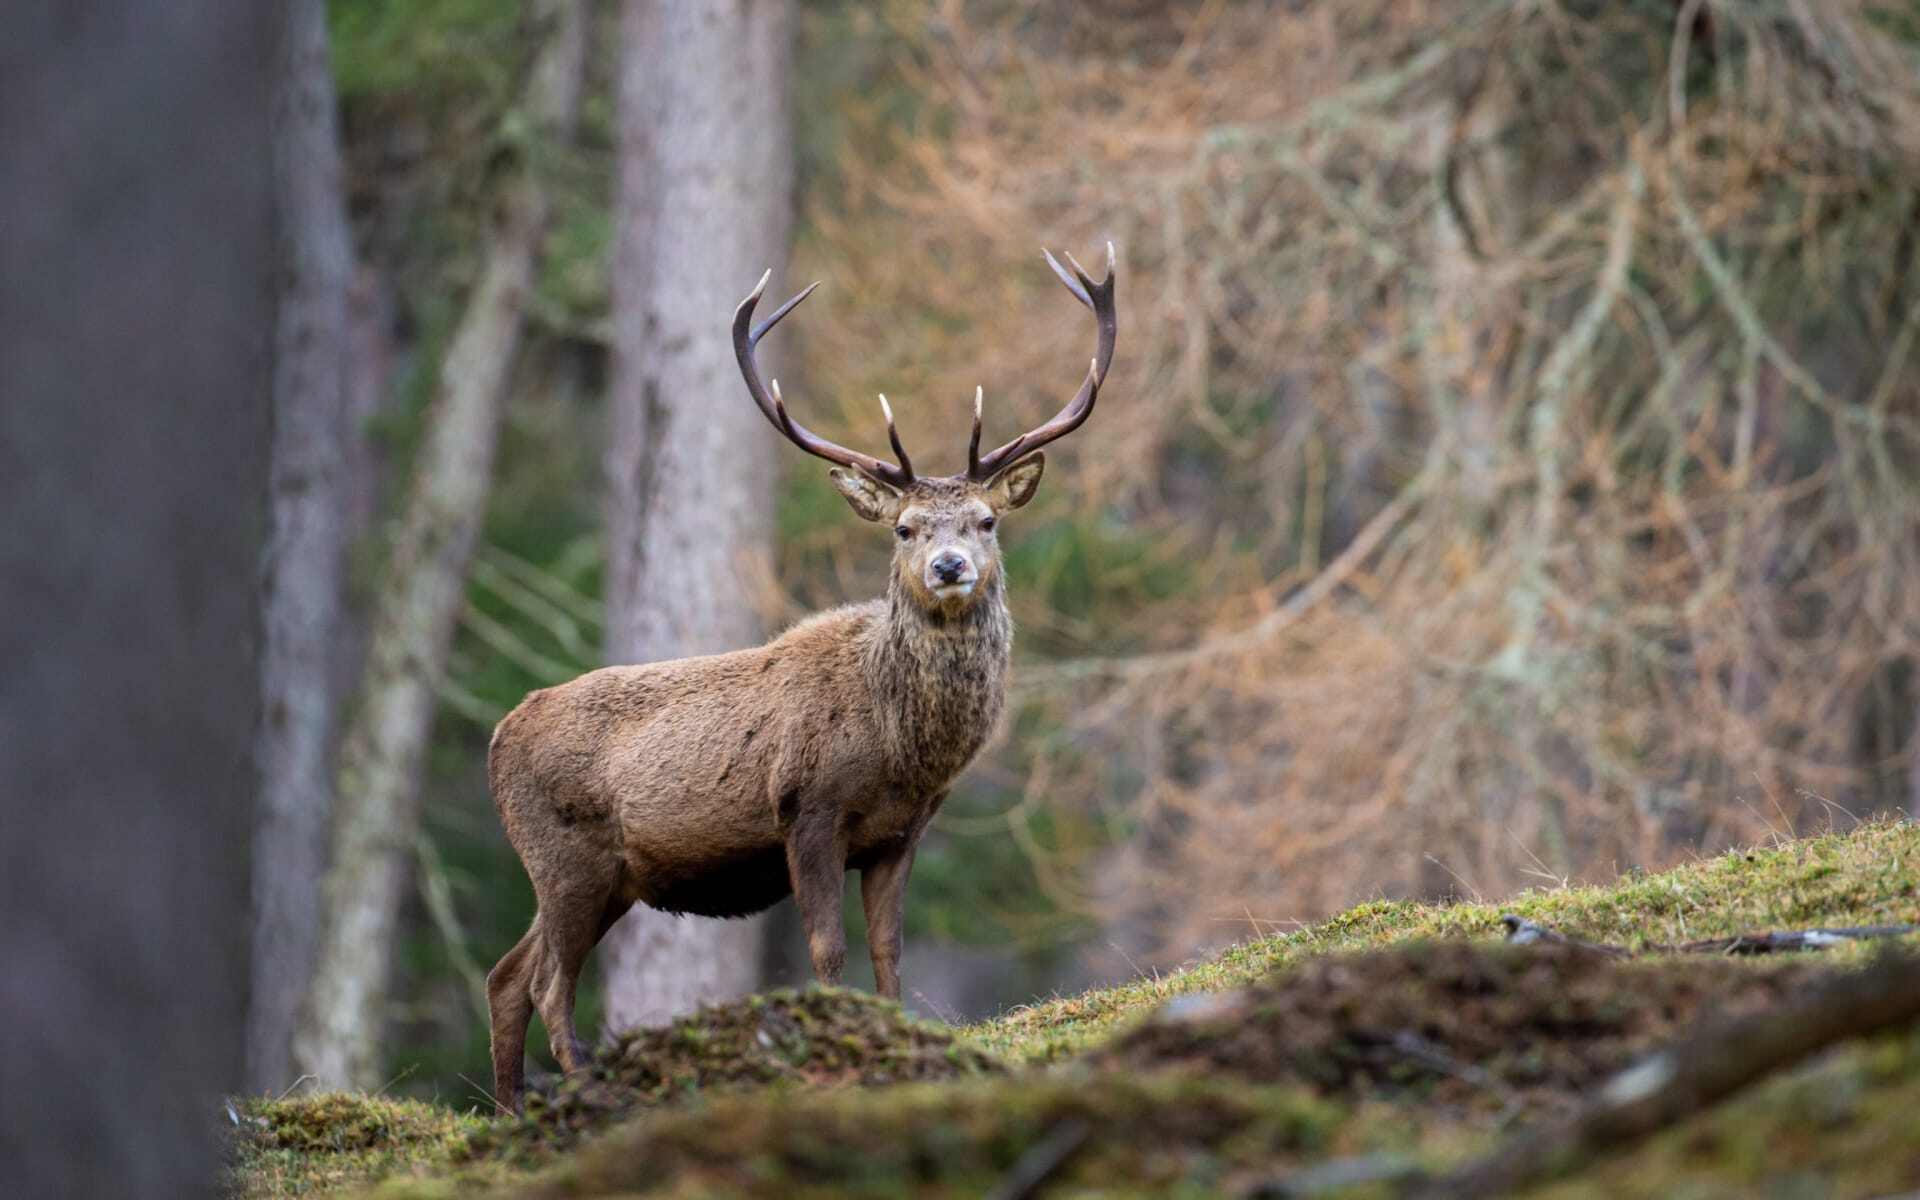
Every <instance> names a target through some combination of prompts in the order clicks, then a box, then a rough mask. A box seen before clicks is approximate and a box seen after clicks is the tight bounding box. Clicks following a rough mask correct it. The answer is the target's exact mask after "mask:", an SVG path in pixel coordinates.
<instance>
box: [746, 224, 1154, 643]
mask: <svg viewBox="0 0 1920 1200" xmlns="http://www.w3.org/2000/svg"><path fill="white" fill-rule="evenodd" d="M1043 253H1046V252H1044V251H1043ZM1066 258H1067V262H1068V264H1070V265H1071V267H1072V270H1071V272H1069V271H1068V269H1067V268H1066V267H1062V266H1061V265H1060V263H1059V261H1058V260H1056V259H1055V258H1054V257H1053V255H1052V254H1051V253H1046V259H1047V265H1048V266H1050V267H1052V268H1053V272H1054V274H1055V275H1057V276H1058V277H1059V278H1060V281H1061V282H1062V283H1064V284H1066V286H1067V290H1068V291H1070V292H1072V293H1073V295H1074V297H1075V298H1076V299H1077V300H1079V301H1080V303H1082V304H1084V305H1086V306H1087V308H1088V309H1089V310H1091V311H1092V313H1093V317H1094V325H1095V329H1096V342H1095V349H1094V356H1093V360H1092V363H1091V365H1090V366H1089V367H1088V368H1087V377H1086V379H1085V380H1083V381H1082V382H1081V384H1080V390H1079V391H1078V392H1076V393H1075V394H1074V396H1073V399H1071V400H1069V401H1068V402H1067V404H1066V407H1064V408H1062V409H1061V410H1060V411H1059V412H1058V413H1056V414H1054V416H1053V419H1052V420H1049V421H1048V422H1046V423H1045V424H1044V425H1041V426H1040V427H1039V428H1037V429H1032V430H1029V431H1027V432H1026V433H1023V434H1021V435H1020V436H1018V437H1016V438H1014V439H1013V440H1012V441H1010V442H1007V443H1005V444H1004V445H1001V446H999V447H998V448H996V449H994V450H991V451H989V452H988V453H986V454H984V455H983V454H981V453H980V425H981V416H982V412H981V410H982V407H983V404H984V392H983V390H982V389H980V388H977V387H976V388H975V389H974V391H973V436H972V438H971V439H970V440H969V442H968V444H967V469H966V471H965V472H964V473H962V474H958V475H946V476H935V477H924V478H923V477H921V476H918V475H916V474H915V473H914V470H913V462H912V460H911V459H909V458H908V457H907V450H906V447H905V446H903V445H901V443H900V432H899V430H898V429H896V428H895V427H894V423H893V406H892V405H890V404H888V403H887V398H886V396H884V395H882V396H881V397H880V411H881V413H882V415H884V416H885V417H886V421H887V440H888V441H889V442H891V443H892V445H893V456H894V459H895V461H894V462H891V463H889V462H883V461H882V460H880V459H877V458H874V457H872V456H870V455H866V454H862V453H860V452H859V451H857V450H849V449H847V448H846V447H844V446H840V445H836V444H835V443H833V442H830V441H828V440H826V439H825V438H823V437H820V436H819V435H818V434H816V433H814V432H813V431H812V430H810V429H808V428H807V427H806V426H804V425H802V424H800V423H799V422H798V421H796V420H794V419H793V416H792V414H790V413H789V412H788V411H787V406H786V401H785V399H784V398H783V397H782V396H781V394H780V381H779V380H777V379H776V380H774V381H773V383H772V387H771V388H769V387H767V386H765V385H763V384H762V383H761V381H760V370H759V367H758V366H757V365H756V364H755V362H754V357H753V352H754V348H755V347H756V346H758V345H759V343H760V339H761V338H762V337H764V336H765V335H766V333H767V331H768V330H770V329H772V328H773V327H774V326H775V325H777V324H779V323H780V320H781V318H783V317H785V316H786V315H787V314H788V313H790V312H792V311H793V310H794V308H795V307H797V306H798V305H799V304H800V302H801V301H802V300H805V299H806V298H807V297H808V296H810V295H812V294H813V289H814V288H817V287H819V286H820V285H819V284H818V283H814V284H811V285H809V286H808V287H807V288H806V289H805V290H804V291H802V292H801V293H800V294H799V295H797V296H795V297H793V298H792V299H791V300H788V301H787V302H786V303H785V304H782V305H781V306H780V307H779V308H777V309H775V310H774V311H773V314H772V315H771V316H769V317H768V318H767V319H766V320H765V321H762V322H761V323H760V324H758V325H755V324H753V310H754V308H755V307H756V306H757V305H758V304H759V303H760V296H761V293H762V292H764V291H765V290H766V287H767V280H768V279H769V278H771V277H772V275H773V272H771V271H768V272H767V273H766V274H765V275H762V276H761V277H760V282H759V284H758V285H757V286H756V287H755V288H754V289H753V292H752V293H751V294H750V295H748V296H747V298H746V299H745V300H743V301H741V302H740V307H739V308H738V309H736V310H734V314H733V350H734V357H735V358H737V359H738V360H739V363H740V374H741V375H742V376H743V377H744V378H745V379H746V382H747V391H748V392H749V393H750V394H751V395H752V396H753V402H754V403H755V404H756V405H758V406H759V408H760V411H761V412H762V413H763V414H764V415H765V416H766V418H767V420H769V421H771V422H772V423H773V427H774V428H775V429H778V430H779V431H780V432H781V433H782V434H783V435H784V436H785V437H786V438H787V440H788V441H791V442H792V443H793V444H794V445H796V446H798V447H800V448H801V449H802V450H805V451H806V452H807V453H808V454H811V455H814V456H815V457H817V458H824V459H826V460H827V461H828V462H830V463H833V464H835V466H834V469H833V470H831V471H829V472H828V475H829V476H830V477H831V478H832V480H833V484H834V486H835V487H836V488H838V489H839V491H840V494H841V495H842V496H845V497H846V500H847V503H848V504H849V505H850V506H851V507H852V508H853V511H854V512H855V513H857V514H858V515H859V516H860V517H861V518H863V519H865V520H868V521H874V522H879V523H883V524H890V525H892V527H893V533H894V538H895V544H894V556H893V569H894V574H895V577H896V578H897V579H898V581H899V582H900V584H901V585H902V586H903V587H904V589H905V590H906V592H907V594H908V595H910V596H912V597H913V598H914V599H915V600H916V601H917V602H919V604H920V605H921V606H922V607H923V608H925V609H928V610H929V611H941V612H944V613H946V614H948V615H956V614H958V613H960V612H964V611H965V610H966V609H967V608H968V607H970V606H971V605H973V604H974V603H976V602H977V601H978V599H979V598H980V597H981V596H984V595H989V594H993V593H994V592H995V591H996V589H995V587H994V586H993V585H994V584H996V583H997V582H998V578H999V572H1000V545H999V542H998V540H997V536H996V533H995V530H996V528H997V526H998V524H999V521H1000V517H1001V515H1002V514H1003V513H1006V512H1008V511H1009V510H1011V509H1016V508H1019V507H1020V506H1022V505H1024V504H1025V503H1026V502H1027V501H1029V500H1031V499H1033V494H1034V492H1035V491H1037V490H1038V489H1039V487H1040V475H1041V473H1042V472H1043V471H1044V470H1045V469H1046V455H1044V454H1042V453H1040V449H1041V447H1043V446H1045V445H1046V444H1047V443H1049V442H1052V441H1055V440H1057V439H1059V438H1062V437H1065V436H1066V435H1067V434H1069V433H1072V432H1073V431H1074V430H1076V429H1078V428H1079V427H1080V426H1081V424H1082V423H1084V422H1085V421H1086V419H1087V418H1088V417H1089V416H1091V415H1092V413H1093V405H1094V401H1095V400H1097V399H1098V398H1099V395H1100V385H1101V383H1102V382H1104V381H1105V379H1106V377H1107V366H1108V364H1109V363H1111V362H1112V361H1113V343H1114V337H1115V333H1116V331H1117V327H1118V323H1117V320H1116V318H1115V314H1114V305H1113V244H1112V243H1111V242H1109V243H1108V244H1107V271H1106V278H1104V279H1102V280H1100V281H1099V282H1098V283H1095V282H1094V281H1093V280H1092V279H1091V278H1090V277H1089V276H1088V275H1087V273H1086V271H1085V270H1084V269H1082V268H1081V266H1080V264H1079V263H1077V262H1075V261H1074V259H1073V255H1071V254H1069V255H1067V256H1066Z"/></svg>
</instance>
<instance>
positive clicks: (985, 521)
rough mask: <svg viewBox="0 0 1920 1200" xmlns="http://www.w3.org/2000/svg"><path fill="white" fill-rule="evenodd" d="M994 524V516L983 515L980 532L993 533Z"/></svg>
mask: <svg viewBox="0 0 1920 1200" xmlns="http://www.w3.org/2000/svg"><path fill="white" fill-rule="evenodd" d="M993 525H994V521H993V518H992V517H982V518H981V519H980V532H981V533H992V532H993Z"/></svg>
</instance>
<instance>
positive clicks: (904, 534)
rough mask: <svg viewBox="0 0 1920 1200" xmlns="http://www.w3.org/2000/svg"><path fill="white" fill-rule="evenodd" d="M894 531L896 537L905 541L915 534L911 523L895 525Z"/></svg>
mask: <svg viewBox="0 0 1920 1200" xmlns="http://www.w3.org/2000/svg"><path fill="white" fill-rule="evenodd" d="M893 533H894V536H895V537H897V538H899V539H900V540H901V541H903V542H904V541H906V540H907V539H908V538H910V537H912V536H913V527H912V526H910V525H895V526H894V527H893Z"/></svg>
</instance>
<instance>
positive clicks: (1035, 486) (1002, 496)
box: [987, 454, 1047, 512]
mask: <svg viewBox="0 0 1920 1200" xmlns="http://www.w3.org/2000/svg"><path fill="white" fill-rule="evenodd" d="M1046 469H1047V456H1046V455H1044V454H1029V455H1027V456H1026V457H1025V458H1023V459H1021V460H1020V461H1019V462H1017V463H1015V464H1013V465H1012V466H1010V467H1008V468H1007V469H1006V470H1004V471H1002V472H1000V473H999V474H998V475H995V476H994V477H993V480H992V482H990V483H988V484H987V503H988V504H991V505H992V506H993V509H994V511H995V512H1005V511H1006V510H1007V509H1010V508H1019V507H1020V506H1021V505H1023V504H1025V503H1026V502H1027V501H1029V500H1031V499H1033V494H1034V493H1035V492H1037V491H1039V490H1040V473H1041V472H1042V471H1045V470H1046Z"/></svg>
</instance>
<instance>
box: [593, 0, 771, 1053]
mask: <svg viewBox="0 0 1920 1200" xmlns="http://www.w3.org/2000/svg"><path fill="white" fill-rule="evenodd" d="M622 37H623V49H624V59H623V66H622V68H621V75H620V167H619V200H618V215H617V217H616V220H617V222H618V225H617V238H618V244H617V251H616V253H617V255H618V258H617V263H616V268H617V269H616V273H615V281H614V312H613V327H614V371H613V384H612V402H611V405H610V407H611V411H612V437H611V441H610V445H609V450H608V457H607V477H608V495H609V513H608V540H609V543H610V544H609V550H608V578H607V609H608V624H607V643H608V644H607V653H608V656H609V658H610V659H612V660H613V661H615V662H649V661H654V660H658V659H667V658H678V657H683V656H686V655H691V654H707V653H713V652H717V651H722V650H734V649H739V648H740V647H742V646H748V645H752V644H754V643H755V642H756V641H758V640H759V638H760V636H761V635H762V633H763V630H761V629H760V628H759V624H758V621H757V620H756V619H755V616H754V613H753V610H752V606H751V605H750V604H749V602H748V598H747V588H746V585H745V583H744V582H743V580H742V578H741V576H740V573H739V570H738V564H739V562H740V559H741V556H742V555H743V554H748V553H752V552H754V551H755V550H756V549H761V548H764V547H767V546H768V545H769V544H770V542H771V538H772V496H773V490H772V481H773V474H774V471H775V469H776V466H777V462H776V460H775V457H774V450H775V446H776V443H778V441H779V438H778V437H776V436H775V435H774V433H773V431H772V430H770V429H768V428H767V426H766V421H765V419H764V418H763V417H761V415H760V413H759V412H758V410H756V409H755V408H754V406H753V404H752V402H751V401H750V400H749V399H748V397H747V394H746V388H745V385H744V384H742V383H741V381H740V376H739V370H738V367H737V366H736V364H735V363H734V358H733V343H732V340H731V336H730V333H729V329H730V325H729V322H730V321H731V318H732V315H733V309H734V306H735V305H737V304H738V303H739V302H740V300H741V298H742V297H744V296H745V295H746V294H747V292H748V291H749V290H750V289H751V288H752V287H753V285H754V282H755V281H756V280H757V279H758V278H759V277H760V274H761V272H763V271H765V270H767V269H768V268H770V267H772V268H779V267H781V266H782V265H783V264H784V263H785V261H786V255H787V237H788V228H789V222H790V207H791V191H792V186H793V167H792V152H791V140H792V138H791V130H790V127H789V117H788V104H787V75H788V63H789V59H790V57H791V52H792V8H791V5H790V4H789V3H787V0H720V2H716V3H712V4H659V3H654V2H651V0H628V2H627V4H626V6H625V10H624V23H623V27H622ZM775 290H778V289H777V288H776V289H775ZM769 349H772V347H771V346H769ZM763 926H764V921H763V920H762V919H757V918H756V919H753V920H748V921H716V920H709V919H705V918H699V917H673V916H668V915H665V914H663V913H659V912H655V911H653V910H651V909H646V908H635V909H634V910H633V911H632V912H631V913H629V914H628V915H627V917H626V918H624V919H623V920H622V921H621V922H620V924H618V925H616V926H615V927H614V928H613V930H612V931H611V932H610V933H609V935H608V938H607V947H606V950H605V951H604V956H605V957H604V959H603V962H604V963H605V964H606V965H605V972H606V974H605V978H606V986H607V1024H608V1027H609V1028H622V1027H626V1026H631V1025H635V1024H650V1023H657V1022H659V1021H662V1020H665V1019H667V1018H669V1017H671V1016H674V1015H676V1014H678V1013H681V1012H684V1011H686V1010H687V1009H689V1008H691V1007H693V1006H695V1005H697V1004H699V1003H701V1002H703V1001H708V1000H714V999H720V998H724V997H729V996H735V995H739V994H741V993H743V992H746V991H749V990H751V989H752V988H753V987H754V986H755V984H756V983H757V981H758V978H759V965H760V951H761V944H762V942H763V940H764V934H763V932H762V929H763Z"/></svg>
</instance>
